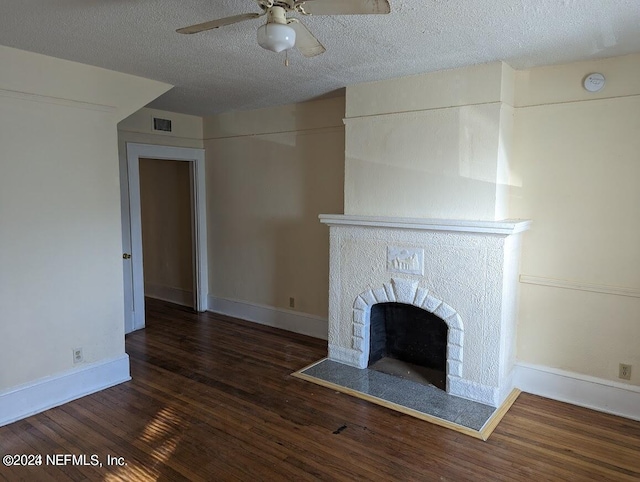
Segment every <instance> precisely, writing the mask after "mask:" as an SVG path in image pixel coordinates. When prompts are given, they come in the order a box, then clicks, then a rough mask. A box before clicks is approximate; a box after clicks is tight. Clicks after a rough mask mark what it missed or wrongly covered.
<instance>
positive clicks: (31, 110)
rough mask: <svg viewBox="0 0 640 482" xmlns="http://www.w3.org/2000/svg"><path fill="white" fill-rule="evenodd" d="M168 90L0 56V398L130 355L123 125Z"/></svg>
mask: <svg viewBox="0 0 640 482" xmlns="http://www.w3.org/2000/svg"><path fill="white" fill-rule="evenodd" d="M169 87H170V86H168V85H167V84H162V83H159V82H155V81H151V80H146V79H141V78H137V77H132V76H128V75H124V74H119V73H116V72H110V71H106V70H104V69H98V68H95V67H90V66H86V65H82V64H77V63H73V62H67V61H63V60H58V59H53V58H51V57H45V56H42V55H37V54H33V53H29V52H24V51H19V50H15V49H10V48H6V47H0V92H1V94H2V95H0V145H1V146H2V148H1V152H0V169H1V171H0V172H1V174H0V226H1V227H2V228H1V235H0V366H2V367H4V368H3V369H2V370H0V393H2V392H7V391H10V390H11V389H12V387H16V386H21V385H24V384H31V383H35V382H36V381H37V380H40V379H43V378H46V377H51V376H56V375H58V374H61V373H64V372H67V371H70V370H73V369H76V368H82V367H83V366H86V365H87V364H91V363H100V362H106V361H108V360H111V359H113V358H115V357H119V356H121V355H123V354H124V327H123V312H122V306H123V289H122V252H121V233H120V194H119V181H118V176H119V173H118V153H117V137H116V123H117V122H118V121H119V120H121V119H122V118H123V117H125V116H126V115H128V114H129V113H130V112H131V111H134V110H137V109H138V108H140V107H141V106H142V105H144V104H146V103H147V102H149V101H151V100H152V99H153V98H155V97H157V96H158V95H160V94H161V93H163V92H165V91H166V90H167V89H169ZM78 347H82V348H83V352H84V363H82V364H80V365H74V364H73V358H72V350H73V349H74V348H78ZM9 367H10V369H9Z"/></svg>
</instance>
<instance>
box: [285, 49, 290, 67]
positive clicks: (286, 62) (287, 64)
mask: <svg viewBox="0 0 640 482" xmlns="http://www.w3.org/2000/svg"><path fill="white" fill-rule="evenodd" d="M284 66H285V67H289V49H287V50H285V51H284Z"/></svg>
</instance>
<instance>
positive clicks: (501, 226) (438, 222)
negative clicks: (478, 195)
mask: <svg viewBox="0 0 640 482" xmlns="http://www.w3.org/2000/svg"><path fill="white" fill-rule="evenodd" d="M318 217H319V218H320V222H321V223H324V224H327V225H329V226H368V227H376V228H397V229H416V230H421V231H454V232H463V233H486V234H501V235H507V236H508V235H511V234H517V233H521V232H523V231H527V230H528V229H529V227H530V226H531V220H529V219H503V220H501V221H470V220H465V219H424V218H401V217H384V216H353V215H347V214H320V216H318Z"/></svg>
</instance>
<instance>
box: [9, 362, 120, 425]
mask: <svg viewBox="0 0 640 482" xmlns="http://www.w3.org/2000/svg"><path fill="white" fill-rule="evenodd" d="M128 380H131V377H130V376H129V356H128V355H127V354H124V355H122V356H120V357H117V358H112V359H110V360H106V361H101V362H98V363H92V364H90V365H86V366H83V367H82V368H79V369H76V370H70V371H67V372H64V373H61V374H59V375H54V376H51V377H47V378H43V379H41V380H37V381H35V382H32V383H28V384H25V385H20V386H18V387H13V388H10V389H9V390H7V391H5V392H4V393H0V427H2V426H3V425H7V424H9V423H12V422H15V421H17V420H20V419H23V418H26V417H29V416H31V415H34V414H36V413H40V412H44V411H45V410H48V409H50V408H53V407H57V406H58V405H62V404H63V403H67V402H70V401H72V400H75V399H77V398H80V397H84V396H85V395H90V394H91V393H95V392H98V391H100V390H104V389H105V388H109V387H112V386H114V385H118V384H119V383H122V382H126V381H128Z"/></svg>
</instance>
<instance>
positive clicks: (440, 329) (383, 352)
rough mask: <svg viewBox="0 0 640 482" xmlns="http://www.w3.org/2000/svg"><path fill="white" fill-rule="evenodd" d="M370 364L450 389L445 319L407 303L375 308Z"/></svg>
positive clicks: (382, 370) (390, 303)
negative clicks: (447, 377)
mask: <svg viewBox="0 0 640 482" xmlns="http://www.w3.org/2000/svg"><path fill="white" fill-rule="evenodd" d="M370 320H371V322H370V337H369V361H368V365H367V366H368V367H369V368H372V369H374V370H378V371H381V372H383V373H388V374H390V375H395V376H399V377H401V378H407V379H409V380H412V381H415V382H418V383H424V384H430V385H434V386H435V387H438V388H440V389H443V390H445V389H446V373H447V335H448V331H449V328H448V326H447V324H446V323H445V321H444V320H443V319H442V318H440V317H438V316H436V315H434V314H433V313H430V312H429V311H427V310H425V309H422V308H418V307H416V306H413V305H409V304H406V303H394V302H389V303H378V304H375V305H373V306H372V307H371V314H370Z"/></svg>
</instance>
